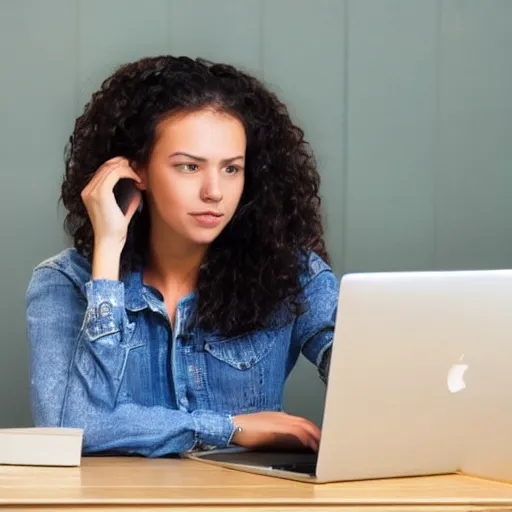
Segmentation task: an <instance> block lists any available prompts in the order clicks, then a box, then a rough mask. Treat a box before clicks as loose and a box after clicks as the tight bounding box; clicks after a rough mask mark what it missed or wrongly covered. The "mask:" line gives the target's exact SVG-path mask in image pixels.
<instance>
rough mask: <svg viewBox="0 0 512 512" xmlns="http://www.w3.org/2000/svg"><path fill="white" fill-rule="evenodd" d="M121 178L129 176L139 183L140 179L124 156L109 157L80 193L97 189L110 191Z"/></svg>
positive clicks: (90, 192)
mask: <svg viewBox="0 0 512 512" xmlns="http://www.w3.org/2000/svg"><path fill="white" fill-rule="evenodd" d="M121 178H130V179H133V180H134V181H136V182H139V183H140V181H141V179H140V177H139V175H138V174H137V173H136V172H135V171H134V170H133V169H132V168H131V167H130V163H129V161H128V160H127V159H126V158H124V157H115V158H111V159H110V160H107V161H106V162H105V163H104V164H103V165H102V166H101V167H100V168H99V169H98V170H97V171H96V173H95V175H94V176H93V178H92V179H91V181H90V182H89V183H88V184H87V185H86V186H85V187H84V189H83V192H82V194H83V195H85V196H89V195H91V194H93V193H99V190H105V189H106V190H109V191H112V190H113V189H114V186H115V185H116V183H117V182H118V181H119V180H120V179H121Z"/></svg>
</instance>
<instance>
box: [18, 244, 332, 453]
mask: <svg viewBox="0 0 512 512" xmlns="http://www.w3.org/2000/svg"><path fill="white" fill-rule="evenodd" d="M307 263H308V264H307V266H306V270H305V271H304V272H303V274H302V275H301V276H300V279H301V284H302V285H303V294H304V295H303V296H304V298H305V300H306V305H307V311H306V312H305V313H303V314H302V315H300V316H298V317H296V318H294V319H293V320H292V321H291V322H287V323H285V324H283V325H280V326H279V327H275V326H272V327H269V328H268V329H263V330H260V331H256V332H253V333H251V334H248V335H242V336H235V337H228V338H226V337H224V336H222V335H220V334H219V333H216V332H205V331H203V330H202V329H200V328H199V327H197V326H195V325H193V322H192V319H193V318H194V315H193V314H192V312H193V311H194V306H195V301H196V295H195V293H191V294H189V295H187V296H186V297H183V298H182V299H181V300H180V301H179V303H178V305H177V309H176V317H175V322H174V325H172V326H171V324H170V321H169V317H168V314H167V312H166V309H165V304H164V301H163V297H162V295H161V294H160V293H159V292H158V291H157V290H156V289H155V288H153V287H151V286H148V285H146V284H144V283H143V280H142V273H141V272H137V271H136V272H131V273H130V274H128V275H127V276H126V277H124V278H123V279H122V280H119V281H113V280H92V279H91V266H90V263H89V262H88V261H87V260H86V259H85V258H83V257H82V256H81V255H80V254H79V253H78V252H77V251H76V250H75V249H66V250H64V251H63V252H61V253H59V254H58V255H56V256H54V257H52V258H50V259H48V260H46V261H44V262H42V263H41V264H39V265H38V266H37V267H36V268H35V270H34V272H33V274H32V278H31V281H30V284H29V287H28V290H27V294H26V303H27V309H26V318H27V332H28V340H29V345H30V354H31V404H32V414H33V419H34V423H35V425H37V426H65V427H80V428H83V429H84V446H83V451H84V453H93V452H104V451H108V452H116V453H127V454H140V455H144V456H148V457H158V456H163V455H167V454H172V453H180V452H186V451H191V450H196V449H205V448H213V447H218V448H221V447H226V446H229V445H230V441H231V437H232V435H233V433H234V424H233V418H232V417H233V416H234V415H236V414H244V413H251V412H257V411H264V410H273V411H281V410H283V391H284V384H285V380H286V378H287V377H288V375H289V374H290V372H291V370H292V369H293V367H294V365H295V363H296V361H297V358H298V357H299V355H300V354H301V353H302V354H303V355H304V356H305V357H306V358H307V359H308V360H309V361H311V362H312V363H313V364H314V365H316V367H317V368H318V370H319V373H320V376H321V377H322V378H323V379H324V380H325V379H326V375H327V371H328V364H329V357H330V347H331V344H332V338H333V331H334V322H335V316H336V308H337V301H338V291H339V282H338V280H337V278H336V276H335V275H334V274H333V272H332V271H331V269H330V267H329V266H328V265H327V264H326V263H325V262H324V261H323V260H322V259H321V258H320V257H319V256H318V255H316V254H315V253H310V255H309V258H308V262H307Z"/></svg>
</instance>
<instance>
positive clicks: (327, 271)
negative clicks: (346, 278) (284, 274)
mask: <svg viewBox="0 0 512 512" xmlns="http://www.w3.org/2000/svg"><path fill="white" fill-rule="evenodd" d="M300 260H301V272H300V275H299V279H300V282H301V285H302V286H305V285H307V284H308V283H309V282H310V281H312V280H315V279H317V278H318V277H319V276H320V275H321V276H322V277H321V279H324V278H325V279H327V280H333V279H334V280H337V279H336V276H335V275H334V272H333V270H332V268H331V266H330V265H329V264H328V263H327V262H326V261H325V260H324V259H323V258H322V257H321V256H319V255H318V254H317V253H316V252H314V251H311V250H307V251H304V253H303V254H302V255H301V256H300Z"/></svg>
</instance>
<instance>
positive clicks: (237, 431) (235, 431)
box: [231, 416, 243, 444]
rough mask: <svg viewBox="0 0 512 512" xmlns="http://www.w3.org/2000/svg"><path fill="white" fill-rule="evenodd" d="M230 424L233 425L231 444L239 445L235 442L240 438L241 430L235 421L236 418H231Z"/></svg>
mask: <svg viewBox="0 0 512 512" xmlns="http://www.w3.org/2000/svg"><path fill="white" fill-rule="evenodd" d="M231 420H232V423H233V433H232V434H231V443H232V444H239V443H238V442H237V441H239V439H240V436H241V435H242V432H243V428H242V426H241V425H240V423H239V422H238V420H237V417H236V416H232V417H231Z"/></svg>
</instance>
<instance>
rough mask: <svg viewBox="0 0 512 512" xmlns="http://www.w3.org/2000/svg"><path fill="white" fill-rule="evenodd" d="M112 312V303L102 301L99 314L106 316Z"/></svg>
mask: <svg viewBox="0 0 512 512" xmlns="http://www.w3.org/2000/svg"><path fill="white" fill-rule="evenodd" d="M111 313H112V304H110V303H109V302H102V303H101V304H100V305H99V306H98V316H100V317H102V318H104V317H106V316H109V315H110V314H111Z"/></svg>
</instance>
